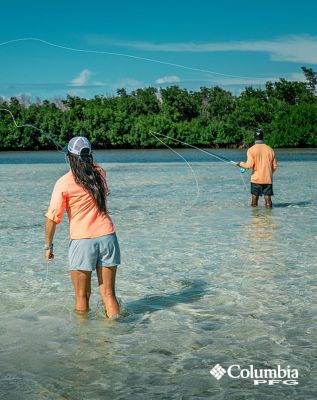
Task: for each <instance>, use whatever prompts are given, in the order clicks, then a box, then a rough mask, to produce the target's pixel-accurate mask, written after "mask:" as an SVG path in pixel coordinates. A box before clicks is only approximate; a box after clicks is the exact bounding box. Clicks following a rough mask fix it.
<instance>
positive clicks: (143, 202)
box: [0, 153, 317, 400]
mask: <svg viewBox="0 0 317 400" xmlns="http://www.w3.org/2000/svg"><path fill="white" fill-rule="evenodd" d="M237 154H239V157H240V154H241V153H237ZM193 157H194V156H193ZM239 157H238V156H237V158H239ZM292 160H294V158H290V159H286V160H285V161H281V164H280V166H281V168H280V169H279V170H278V172H277V174H276V177H275V183H274V184H275V186H274V189H275V194H276V195H275V196H274V199H273V200H274V204H275V207H274V208H273V209H272V210H266V209H265V208H264V207H263V203H261V204H260V206H259V207H258V208H257V209H251V208H250V207H249V193H248V191H247V190H246V188H245V186H244V183H243V181H242V179H241V177H240V174H239V172H238V169H235V168H232V167H231V166H229V165H226V164H224V163H218V162H206V161H199V162H196V163H193V164H192V166H193V171H194V173H195V175H196V179H197V182H198V191H197V185H196V183H195V180H194V178H193V175H192V172H191V170H190V169H189V168H188V166H187V165H186V164H185V163H175V162H165V163H160V162H155V163H151V162H149V161H147V162H146V164H143V163H137V164H135V163H134V164H130V163H127V162H125V163H119V162H116V163H108V164H103V163H102V166H103V167H104V168H105V169H106V170H107V173H108V183H109V186H110V189H111V196H110V199H109V208H110V210H111V214H112V218H113V220H114V222H115V225H116V228H117V234H118V237H119V240H120V245H121V250H122V255H123V260H122V265H121V266H120V270H119V271H118V281H117V287H118V295H119V298H120V301H121V303H122V307H123V310H124V311H123V316H122V317H121V319H120V320H119V321H106V320H105V319H104V317H103V310H102V306H101V303H100V299H99V296H98V293H97V285H96V278H95V276H94V277H93V286H94V290H93V294H92V301H91V312H90V313H89V316H88V318H87V319H85V318H83V317H78V316H76V315H75V314H74V313H73V293H72V286H71V283H70V280H69V277H68V272H67V244H68V238H67V235H68V230H67V229H68V226H67V221H66V218H65V220H64V221H63V223H62V224H61V225H60V226H58V228H57V234H56V239H55V251H56V259H55V261H54V262H53V263H46V262H45V261H44V260H43V251H42V249H41V248H42V245H43V236H44V232H43V215H44V213H45V210H46V208H47V205H48V202H49V198H50V194H51V190H52V187H53V184H54V182H55V180H56V179H57V178H58V177H59V176H60V175H62V174H63V173H65V172H66V171H67V167H66V166H65V165H64V164H10V163H6V164H3V165H1V167H0V168H1V169H0V171H1V175H0V182H1V192H0V202H1V203H0V204H1V210H0V244H1V257H0V268H1V279H0V293H1V302H0V315H1V324H0V335H1V347H0V349H1V351H0V372H1V375H0V398H4V399H9V400H11V399H32V400H33V399H74V400H75V399H76V400H77V399H83V400H84V399H85V400H86V399H87V400H88V399H89V400H90V399H144V398H147V399H239V400H240V399H256V400H258V399H259V400H262V399H303V400H310V399H315V398H316V396H317V389H316V384H317V379H316V372H317V371H316V370H317V363H316V361H317V346H316V343H317V333H316V320H317V318H316V316H317V307H316V284H317V279H316V264H317V263H316V240H317V229H316V222H317V216H316V211H317V187H316V175H317V163H316V161H313V159H312V158H309V159H307V158H306V159H305V157H302V158H301V157H297V158H295V161H292ZM101 161H102V160H101ZM124 161H126V159H125V160H124ZM244 179H245V181H246V183H247V187H248V182H247V181H248V176H247V174H245V175H244ZM217 363H220V364H221V365H222V366H223V367H224V368H227V367H229V365H231V364H240V365H241V366H242V367H247V366H249V365H250V364H253V365H254V366H255V367H257V368H261V367H266V368H270V367H271V368H273V367H275V366H276V365H277V364H280V365H281V366H282V367H284V368H285V367H286V366H287V365H289V366H290V367H291V368H298V370H299V384H298V385H297V386H287V385H285V384H275V385H274V386H268V385H260V386H254V385H253V381H252V380H249V379H230V378H229V377H228V376H226V375H225V376H224V377H223V378H222V379H220V380H219V381H218V380H216V379H215V378H214V377H213V376H211V375H210V373H209V370H210V369H211V368H212V367H213V366H214V365H215V364H217Z"/></svg>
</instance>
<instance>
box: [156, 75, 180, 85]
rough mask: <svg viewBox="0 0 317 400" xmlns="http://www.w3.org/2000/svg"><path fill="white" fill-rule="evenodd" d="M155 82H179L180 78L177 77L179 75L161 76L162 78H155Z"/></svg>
mask: <svg viewBox="0 0 317 400" xmlns="http://www.w3.org/2000/svg"><path fill="white" fill-rule="evenodd" d="M155 82H156V83H157V84H161V83H173V82H180V78H179V76H176V75H171V76H163V77H162V78H158V79H156V81H155Z"/></svg>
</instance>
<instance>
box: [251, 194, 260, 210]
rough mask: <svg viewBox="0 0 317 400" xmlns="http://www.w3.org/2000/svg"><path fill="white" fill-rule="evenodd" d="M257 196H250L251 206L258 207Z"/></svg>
mask: <svg viewBox="0 0 317 400" xmlns="http://www.w3.org/2000/svg"><path fill="white" fill-rule="evenodd" d="M258 200H259V196H256V195H255V194H253V195H252V200H251V206H252V207H256V206H257V205H258Z"/></svg>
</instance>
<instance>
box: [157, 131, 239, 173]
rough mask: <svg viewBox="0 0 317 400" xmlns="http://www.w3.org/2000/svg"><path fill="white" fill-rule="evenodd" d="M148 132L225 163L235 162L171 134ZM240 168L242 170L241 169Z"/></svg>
mask: <svg viewBox="0 0 317 400" xmlns="http://www.w3.org/2000/svg"><path fill="white" fill-rule="evenodd" d="M150 133H151V134H155V135H159V136H164V137H166V138H168V139H171V140H173V141H174V142H178V143H181V144H184V145H186V146H188V147H192V148H193V149H196V150H199V151H201V152H202V153H205V154H208V155H210V156H212V157H215V158H217V159H218V160H220V161H224V162H226V163H228V164H234V165H236V164H237V163H236V162H235V161H232V160H229V158H226V157H223V156H220V155H219V154H215V153H212V152H211V151H206V150H203V149H201V148H199V147H196V146H194V145H192V144H189V143H186V142H183V141H182V140H179V139H175V138H173V137H171V136H168V135H163V133H159V132H154V131H150ZM242 170H243V171H242ZM244 172H245V168H241V173H244Z"/></svg>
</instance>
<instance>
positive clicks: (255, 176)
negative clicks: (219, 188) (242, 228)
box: [237, 129, 277, 208]
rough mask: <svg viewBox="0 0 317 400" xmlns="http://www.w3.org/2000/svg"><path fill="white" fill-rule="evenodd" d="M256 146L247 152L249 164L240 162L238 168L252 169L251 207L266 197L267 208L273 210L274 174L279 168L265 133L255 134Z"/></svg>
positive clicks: (257, 132)
mask: <svg viewBox="0 0 317 400" xmlns="http://www.w3.org/2000/svg"><path fill="white" fill-rule="evenodd" d="M254 139H255V144H254V145H253V146H252V147H250V149H249V150H248V152H247V162H238V163H237V166H238V167H243V168H247V169H252V175H251V194H252V202H251V206H253V207H256V206H257V205H258V200H259V196H262V195H264V198H265V206H266V207H267V208H272V200H271V196H273V173H274V171H275V170H276V168H277V162H276V157H275V153H274V151H273V149H271V147H269V146H267V145H266V144H265V143H264V142H263V131H262V130H261V129H258V130H257V131H256V132H255V134H254Z"/></svg>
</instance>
